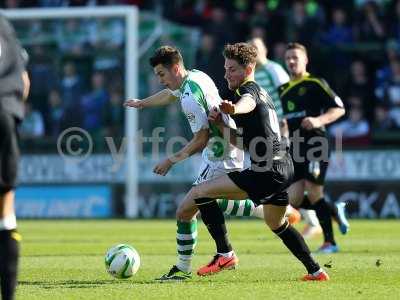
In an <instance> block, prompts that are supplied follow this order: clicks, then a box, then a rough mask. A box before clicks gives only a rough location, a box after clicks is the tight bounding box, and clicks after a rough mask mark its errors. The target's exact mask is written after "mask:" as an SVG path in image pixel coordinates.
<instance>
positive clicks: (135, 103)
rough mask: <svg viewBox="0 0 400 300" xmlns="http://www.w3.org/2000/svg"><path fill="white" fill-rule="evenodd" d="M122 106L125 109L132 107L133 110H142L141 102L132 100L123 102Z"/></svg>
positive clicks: (142, 104)
mask: <svg viewBox="0 0 400 300" xmlns="http://www.w3.org/2000/svg"><path fill="white" fill-rule="evenodd" d="M124 106H125V107H134V108H138V109H141V108H144V103H143V101H141V100H138V99H132V100H127V101H125V103H124Z"/></svg>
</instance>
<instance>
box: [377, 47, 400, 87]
mask: <svg viewBox="0 0 400 300" xmlns="http://www.w3.org/2000/svg"><path fill="white" fill-rule="evenodd" d="M385 51H386V61H385V62H384V63H382V65H381V66H380V67H378V69H377V70H376V74H375V77H376V78H375V79H376V82H375V86H376V87H377V88H379V87H381V86H382V85H383V84H384V83H385V82H387V81H388V80H390V77H391V76H392V71H391V67H390V65H391V63H392V61H395V60H399V59H400V44H398V43H397V42H396V41H394V40H388V41H387V42H386V45H385Z"/></svg>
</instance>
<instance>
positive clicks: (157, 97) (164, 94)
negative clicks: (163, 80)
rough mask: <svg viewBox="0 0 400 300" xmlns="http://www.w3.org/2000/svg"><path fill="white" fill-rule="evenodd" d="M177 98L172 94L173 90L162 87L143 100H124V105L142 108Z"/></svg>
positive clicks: (167, 102) (166, 102)
mask: <svg viewBox="0 0 400 300" xmlns="http://www.w3.org/2000/svg"><path fill="white" fill-rule="evenodd" d="M177 99H178V98H177V97H176V96H175V95H174V94H173V92H172V91H171V90H170V89H163V90H162V91H160V92H158V93H156V94H154V95H151V96H149V97H147V98H145V99H143V100H140V99H131V100H127V101H125V103H124V106H126V107H133V108H138V109H142V108H146V107H155V106H164V105H168V104H171V103H172V102H174V101H176V100H177Z"/></svg>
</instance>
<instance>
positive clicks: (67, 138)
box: [57, 127, 189, 172]
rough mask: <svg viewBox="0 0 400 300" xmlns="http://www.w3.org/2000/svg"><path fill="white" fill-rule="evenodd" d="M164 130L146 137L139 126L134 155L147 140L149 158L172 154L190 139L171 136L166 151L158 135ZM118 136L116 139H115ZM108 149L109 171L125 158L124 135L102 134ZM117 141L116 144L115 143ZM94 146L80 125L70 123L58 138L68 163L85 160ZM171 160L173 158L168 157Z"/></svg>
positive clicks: (158, 129)
mask: <svg viewBox="0 0 400 300" xmlns="http://www.w3.org/2000/svg"><path fill="white" fill-rule="evenodd" d="M164 132H165V128H163V127H157V128H154V129H153V131H152V134H151V136H149V137H145V136H144V135H143V130H139V131H138V132H137V133H136V135H135V139H134V140H133V141H132V142H133V145H134V147H136V148H135V149H136V153H137V157H138V158H139V159H140V158H143V152H144V145H145V144H150V147H151V152H150V153H151V157H152V159H156V160H157V159H159V158H160V157H161V156H165V155H166V156H168V157H170V156H173V154H174V153H175V151H174V149H179V148H180V147H184V146H185V145H187V144H188V143H189V141H188V140H187V139H186V138H184V137H182V136H175V137H171V138H169V139H168V140H167V141H166V144H165V151H161V144H163V143H164V142H165V138H163V137H162V136H161V135H162V134H163V133H164ZM116 140H118V141H119V142H116ZM104 141H105V143H106V145H107V148H108V151H109V153H110V155H111V158H112V166H111V171H113V172H116V171H118V170H119V168H120V167H121V165H122V164H123V162H124V160H125V154H126V150H127V144H128V142H129V140H128V138H127V137H123V138H122V139H120V138H118V139H115V138H114V137H110V136H107V137H104ZM118 143H119V145H117V144H118ZM93 148H94V142H93V138H92V136H91V135H90V133H89V132H88V131H86V130H85V129H83V128H80V127H71V128H67V129H65V130H64V131H63V132H61V133H60V135H59V136H58V138H57V151H58V154H59V155H60V156H61V157H62V159H63V160H64V161H65V162H67V163H72V164H78V163H80V162H82V161H84V160H86V159H87V158H88V157H89V156H90V155H91V154H92V153H93ZM171 161H172V162H174V161H173V159H171Z"/></svg>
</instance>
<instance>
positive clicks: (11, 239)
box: [0, 230, 19, 300]
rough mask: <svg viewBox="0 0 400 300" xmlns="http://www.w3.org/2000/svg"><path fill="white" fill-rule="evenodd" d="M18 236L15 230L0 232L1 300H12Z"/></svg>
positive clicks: (15, 275) (15, 279)
mask: <svg viewBox="0 0 400 300" xmlns="http://www.w3.org/2000/svg"><path fill="white" fill-rule="evenodd" d="M18 237H19V235H18V233H17V232H16V231H15V230H0V283H1V297H2V298H1V299H3V300H12V299H14V293H15V287H16V285H17V268H18V255H19V246H18V240H17V239H19V238H18Z"/></svg>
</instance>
